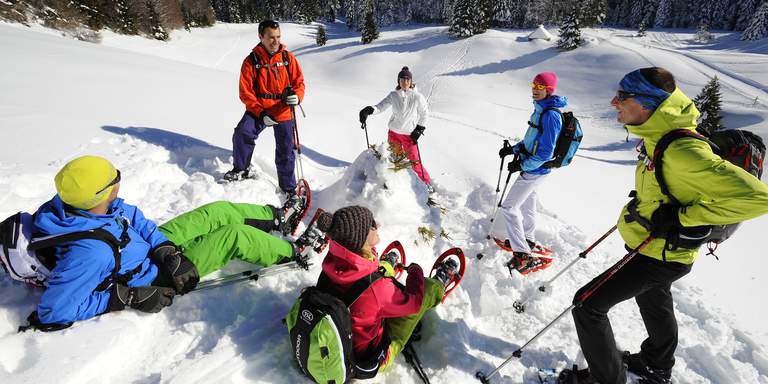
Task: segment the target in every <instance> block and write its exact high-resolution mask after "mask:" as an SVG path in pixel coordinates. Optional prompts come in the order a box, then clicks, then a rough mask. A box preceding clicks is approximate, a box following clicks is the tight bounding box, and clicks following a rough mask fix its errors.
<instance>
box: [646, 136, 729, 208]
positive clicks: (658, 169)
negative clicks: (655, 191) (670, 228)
mask: <svg viewBox="0 0 768 384" xmlns="http://www.w3.org/2000/svg"><path fill="white" fill-rule="evenodd" d="M681 137H693V138H696V139H699V140H702V141H704V142H706V143H707V144H709V146H710V148H717V145H715V144H714V143H712V142H711V141H710V140H709V139H707V138H706V137H704V136H703V135H701V134H700V133H698V132H694V131H691V130H689V129H676V130H674V131H671V132H669V133H667V134H665V135H664V136H662V137H661V140H659V142H658V143H657V144H656V147H655V148H654V150H653V158H652V162H653V167H654V174H655V175H656V182H658V183H659V188H661V192H662V193H663V194H664V195H665V196H667V197H669V199H670V200H671V201H672V203H673V204H677V205H681V204H680V201H679V200H677V198H675V197H674V196H672V194H671V193H670V192H669V186H667V183H666V181H664V165H663V162H662V159H663V158H664V152H666V150H667V148H668V147H669V145H670V144H672V142H673V141H675V140H677V139H679V138H681Z"/></svg>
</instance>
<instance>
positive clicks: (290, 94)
mask: <svg viewBox="0 0 768 384" xmlns="http://www.w3.org/2000/svg"><path fill="white" fill-rule="evenodd" d="M283 103H285V104H286V105H298V104H299V96H297V95H296V92H294V91H293V88H290V87H289V88H286V89H285V92H283Z"/></svg>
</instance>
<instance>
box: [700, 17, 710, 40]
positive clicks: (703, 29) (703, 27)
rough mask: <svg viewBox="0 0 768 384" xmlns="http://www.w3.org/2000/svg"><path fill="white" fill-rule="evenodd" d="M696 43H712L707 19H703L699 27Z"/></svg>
mask: <svg viewBox="0 0 768 384" xmlns="http://www.w3.org/2000/svg"><path fill="white" fill-rule="evenodd" d="M696 41H699V42H702V43H707V42H710V41H712V34H711V33H709V24H708V23H707V20H706V19H701V22H700V23H699V27H698V28H697V29H696Z"/></svg>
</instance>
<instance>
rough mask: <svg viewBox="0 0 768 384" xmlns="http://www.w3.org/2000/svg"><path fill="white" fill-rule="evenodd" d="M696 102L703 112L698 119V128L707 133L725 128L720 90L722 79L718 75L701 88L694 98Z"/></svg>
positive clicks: (697, 107)
mask: <svg viewBox="0 0 768 384" xmlns="http://www.w3.org/2000/svg"><path fill="white" fill-rule="evenodd" d="M693 102H694V103H695V104H696V109H698V110H699V112H701V116H699V120H698V123H699V124H698V129H699V130H702V131H704V132H706V133H712V132H715V131H717V130H719V129H722V128H723V124H722V123H721V121H720V120H721V119H722V117H721V116H720V111H721V109H722V93H721V92H720V81H719V80H718V79H717V76H715V77H713V78H712V80H710V81H709V82H708V83H707V85H705V86H704V88H702V89H701V93H699V94H698V96H696V98H695V99H693Z"/></svg>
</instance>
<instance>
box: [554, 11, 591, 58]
mask: <svg viewBox="0 0 768 384" xmlns="http://www.w3.org/2000/svg"><path fill="white" fill-rule="evenodd" d="M582 43H584V40H582V39H581V28H580V26H579V15H578V4H577V5H574V7H573V10H572V11H571V14H570V15H568V17H567V18H566V19H565V21H564V22H563V24H562V25H560V39H559V40H557V47H558V48H560V49H561V50H563V51H569V50H572V49H576V48H577V47H578V46H580V45H581V44H582Z"/></svg>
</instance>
